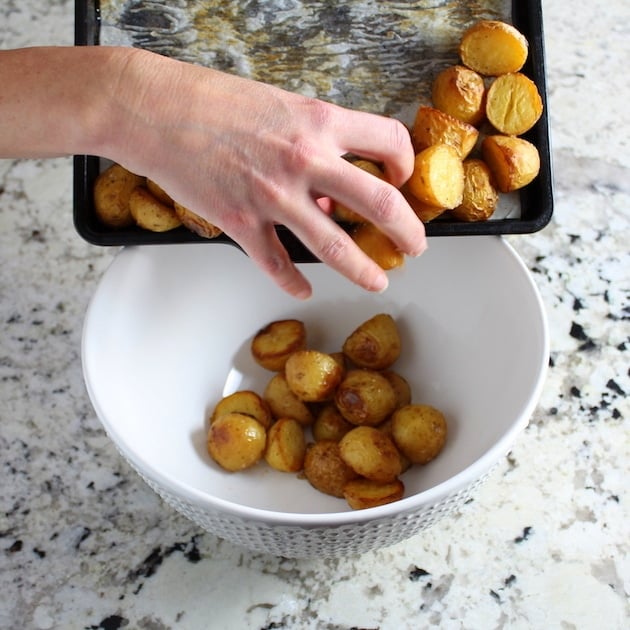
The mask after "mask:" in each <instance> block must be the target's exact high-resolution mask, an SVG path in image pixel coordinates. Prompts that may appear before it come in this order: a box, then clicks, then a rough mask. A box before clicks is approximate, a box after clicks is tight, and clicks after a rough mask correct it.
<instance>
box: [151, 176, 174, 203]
mask: <svg viewBox="0 0 630 630" xmlns="http://www.w3.org/2000/svg"><path fill="white" fill-rule="evenodd" d="M147 190H148V191H149V192H150V193H151V194H152V195H153V196H154V197H155V198H156V199H157V200H158V201H159V202H160V203H163V204H164V205H165V206H169V207H171V208H173V207H174V203H173V199H172V198H171V196H170V195H169V194H168V193H167V192H166V191H165V190H164V189H163V188H162V187H161V186H160V185H159V184H157V183H156V182H154V181H153V180H152V179H149V178H148V177H147Z"/></svg>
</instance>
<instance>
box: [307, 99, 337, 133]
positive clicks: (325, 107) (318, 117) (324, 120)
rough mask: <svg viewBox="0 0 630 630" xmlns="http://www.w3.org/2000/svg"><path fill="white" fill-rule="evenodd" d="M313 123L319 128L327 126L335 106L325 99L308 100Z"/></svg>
mask: <svg viewBox="0 0 630 630" xmlns="http://www.w3.org/2000/svg"><path fill="white" fill-rule="evenodd" d="M307 103H308V108H309V112H310V118H311V123H312V124H313V125H314V127H315V128H316V129H318V130H321V129H324V128H326V127H327V126H328V125H329V124H330V123H331V120H332V116H333V106H332V105H331V104H330V103H326V102H325V101H320V100H318V99H310V100H308V101H307Z"/></svg>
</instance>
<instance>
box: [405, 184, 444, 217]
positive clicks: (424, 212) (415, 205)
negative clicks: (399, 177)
mask: <svg viewBox="0 0 630 630" xmlns="http://www.w3.org/2000/svg"><path fill="white" fill-rule="evenodd" d="M400 192H401V193H402V194H403V196H404V197H405V199H406V200H407V203H408V204H409V205H410V206H411V209H412V210H413V211H414V212H415V213H416V216H417V217H418V218H419V219H420V221H422V222H423V223H429V221H433V219H437V218H438V217H439V216H440V215H442V214H444V213H445V212H446V208H438V207H435V206H431V205H429V204H428V203H425V202H424V201H420V199H418V198H417V197H416V196H415V195H414V194H413V193H412V192H411V190H410V189H409V183H408V182H407V183H405V184H403V185H402V187H401V188H400Z"/></svg>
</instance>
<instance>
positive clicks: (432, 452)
mask: <svg viewBox="0 0 630 630" xmlns="http://www.w3.org/2000/svg"><path fill="white" fill-rule="evenodd" d="M446 434H447V424H446V418H445V417H444V414H443V413H442V412H441V411H438V410H437V409H435V408H434V407H431V406H430V405H405V406H404V407H401V408H400V409H397V410H396V411H395V412H394V414H393V415H392V438H393V440H394V444H396V446H397V448H398V449H399V450H400V451H401V452H402V454H403V455H404V456H405V457H407V458H408V459H409V460H410V461H411V462H412V463H413V464H426V463H428V462H430V461H431V460H432V459H434V458H435V457H436V456H437V455H438V454H439V453H440V451H441V450H442V448H443V447H444V444H445V442H446Z"/></svg>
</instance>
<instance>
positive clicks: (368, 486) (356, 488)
mask: <svg viewBox="0 0 630 630" xmlns="http://www.w3.org/2000/svg"><path fill="white" fill-rule="evenodd" d="M404 493H405V486H404V484H403V482H402V481H400V479H394V480H393V481H389V482H386V483H383V482H378V481H371V480H370V479H352V480H351V481H348V483H346V485H345V486H344V488H343V496H344V499H345V500H346V502H347V503H348V505H349V506H350V507H351V508H352V509H353V510H365V509H367V508H373V507H378V506H379V505H387V504H388V503H393V502H394V501H400V499H402V498H403V495H404Z"/></svg>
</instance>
